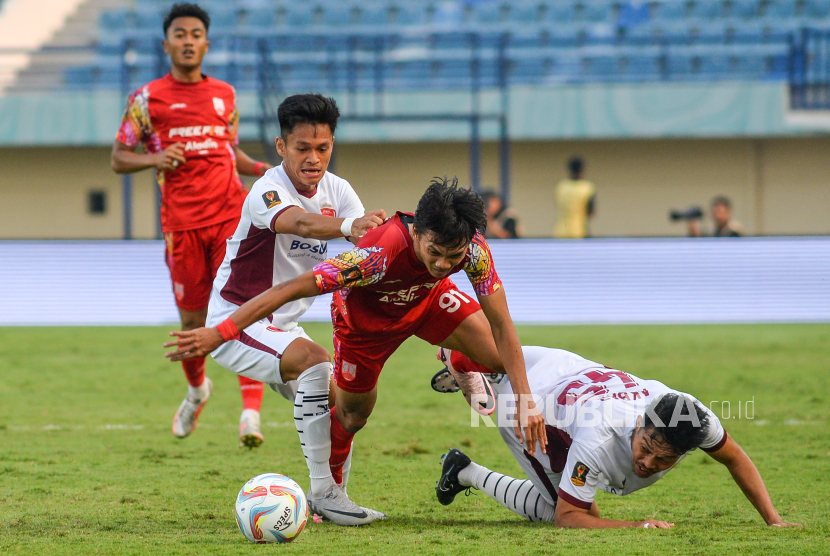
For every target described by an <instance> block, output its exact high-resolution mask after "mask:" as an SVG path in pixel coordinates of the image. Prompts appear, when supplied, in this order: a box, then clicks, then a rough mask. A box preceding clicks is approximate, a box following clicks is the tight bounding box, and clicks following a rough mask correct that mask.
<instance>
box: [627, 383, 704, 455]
mask: <svg viewBox="0 0 830 556" xmlns="http://www.w3.org/2000/svg"><path fill="white" fill-rule="evenodd" d="M689 408H694V410H695V415H692V414H691V413H690V410H689ZM649 409H650V410H651V411H649V410H646V415H645V420H644V425H643V429H644V430H645V432H646V434H648V435H649V436H651V437H652V438H654V439H655V440H658V441H659V442H662V443H664V444H666V445H667V446H668V447H669V448H671V450H672V451H673V452H674V453H675V454H677V455H683V454H685V453H686V452H688V451H689V450H694V449H695V448H698V447H699V446H700V445H701V444H702V443H703V441H704V440H706V435H707V434H708V432H709V415H708V414H707V413H706V410H705V409H704V408H703V407H702V406H701V405H700V404H698V403H695V402H694V401H693V400H692V399H690V398H688V397H686V396H681V395H680V394H674V393H669V394H664V395H663V396H662V397H661V398H660V399H659V401H657V404H656V405H654V406H653V407H651V406H649ZM652 417H656V418H657V419H656V420H655V419H653V418H652ZM695 421H696V422H697V425H695Z"/></svg>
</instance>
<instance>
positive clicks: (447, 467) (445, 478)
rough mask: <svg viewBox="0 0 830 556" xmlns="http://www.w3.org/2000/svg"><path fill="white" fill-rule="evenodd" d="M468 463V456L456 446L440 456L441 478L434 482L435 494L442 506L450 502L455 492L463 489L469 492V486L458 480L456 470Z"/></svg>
mask: <svg viewBox="0 0 830 556" xmlns="http://www.w3.org/2000/svg"><path fill="white" fill-rule="evenodd" d="M470 463H471V461H470V458H469V457H467V455H466V454H465V453H464V452H462V451H461V450H458V449H456V448H453V449H451V450H450V451H449V452H447V453H446V454H445V455H444V456H442V457H441V478H440V479H438V482H437V483H436V487H435V496H437V497H438V501H439V502H441V504H443V505H444V506H449V505H450V504H452V501H453V500H455V495H456V494H458V493H460V492H464V491H465V490H466V491H468V492H469V490H470V487H465V486H462V484H461V482H460V481H459V480H458V472H459V471H461V470H462V469H464V468H465V467H467V466H468V465H470Z"/></svg>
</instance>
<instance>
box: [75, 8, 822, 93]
mask: <svg viewBox="0 0 830 556" xmlns="http://www.w3.org/2000/svg"><path fill="white" fill-rule="evenodd" d="M170 4H171V2H170V1H168V0H139V1H137V2H135V3H134V4H133V5H132V6H124V7H118V8H114V9H110V10H107V11H105V12H103V13H102V14H101V16H100V19H99V23H98V30H97V31H98V38H97V42H96V48H95V56H94V59H93V60H91V61H90V62H89V63H85V64H79V65H77V66H74V67H70V68H67V69H66V70H65V71H64V72H63V78H64V80H63V84H62V85H63V86H64V87H68V88H70V89H95V88H104V89H106V88H110V89H114V88H119V87H122V86H124V84H125V82H129V83H134V84H136V85H137V84H139V83H140V82H142V81H146V80H147V79H149V78H152V77H154V76H156V75H158V74H159V73H160V72H163V71H164V70H163V67H161V64H162V63H163V60H162V58H163V57H161V56H160V54H159V49H158V46H157V43H158V41H159V39H160V38H161V25H160V22H161V19H162V14H163V13H164V10H165V9H166V8H167V7H168V6H169V5H170ZM201 4H202V5H204V6H205V7H206V8H207V9H208V10H209V12H210V14H211V18H212V26H211V38H212V45H213V46H212V47H211V52H210V53H209V55H208V58H207V67H208V69H209V71H211V72H212V73H213V74H215V75H216V76H218V77H221V78H223V79H227V80H229V81H231V82H232V83H234V84H235V85H236V86H237V87H238V88H240V89H243V90H244V89H255V88H256V87H257V71H256V68H257V65H258V63H260V62H261V60H262V58H261V56H263V55H267V56H269V57H270V58H271V59H272V60H273V61H274V63H275V64H276V67H277V69H278V71H279V77H278V78H279V80H280V81H281V82H282V83H283V86H284V87H285V88H286V89H288V90H294V89H298V90H299V89H311V88H314V89H318V88H319V89H327V90H332V89H338V88H341V89H342V88H349V87H351V88H356V89H358V90H360V89H376V88H377V87H378V86H382V87H383V88H385V89H393V90H394V89H413V88H414V89H424V90H430V89H438V88H441V89H447V88H458V89H466V88H469V87H470V86H471V82H472V80H474V79H477V83H476V85H477V86H481V87H488V86H495V85H497V81H498V80H499V79H500V78H501V77H504V79H505V80H506V84H507V85H524V84H529V85H539V84H553V83H584V82H649V81H702V80H708V81H718V80H735V79H747V80H762V81H764V80H772V81H785V80H786V79H787V77H788V68H789V63H788V57H789V54H790V46H791V44H792V42H793V41H794V40H796V39H797V38H798V36H799V33H800V30H801V29H802V28H804V27H813V28H816V27H818V28H827V27H828V26H830V2H827V0H688V1H687V0H657V1H652V2H640V1H637V0H623V1H620V2H609V1H606V0H517V1H512V2H509V1H506V0H466V1H462V0H454V1H453V0H448V1H428V0H409V1H403V0H370V1H362V2H357V1H351V2H350V1H345V2H325V3H324V2H308V3H296V2H287V1H284V0H235V1H233V2H230V1H226V0H203V1H202V2H201ZM264 53H265V54H264ZM474 63H475V64H477V65H478V67H479V68H480V71H478V72H474V71H473V70H472V67H473V65H474ZM502 65H503V67H501V66H502ZM501 72H503V73H501Z"/></svg>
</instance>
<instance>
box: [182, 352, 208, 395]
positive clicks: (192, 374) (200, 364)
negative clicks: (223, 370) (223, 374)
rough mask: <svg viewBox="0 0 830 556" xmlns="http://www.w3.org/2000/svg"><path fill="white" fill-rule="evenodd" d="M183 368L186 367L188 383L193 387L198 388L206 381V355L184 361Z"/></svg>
mask: <svg viewBox="0 0 830 556" xmlns="http://www.w3.org/2000/svg"><path fill="white" fill-rule="evenodd" d="M182 368H184V376H186V377H187V383H188V384H189V385H191V386H192V387H194V388H198V387H199V386H201V385H202V383H203V382H204V381H205V358H204V357H200V358H198V359H187V360H185V361H182Z"/></svg>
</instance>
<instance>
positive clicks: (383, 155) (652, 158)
mask: <svg viewBox="0 0 830 556" xmlns="http://www.w3.org/2000/svg"><path fill="white" fill-rule="evenodd" d="M242 146H243V148H244V149H245V150H246V151H247V152H249V153H250V154H252V155H254V156H257V157H262V156H263V155H262V152H261V147H260V145H259V144H258V143H244V144H243V145H242ZM828 152H830V138H828V137H802V138H766V139H752V138H735V139H659V140H658V139H615V140H610V139H609V140H595V141H588V140H573V141H572V140H558V141H516V142H514V143H513V145H512V154H511V169H512V172H511V174H512V185H511V187H512V189H511V195H512V204H513V206H514V207H515V208H516V210H517V211H518V212H519V213H520V215H521V216H522V219H523V221H524V223H525V227H526V232H527V234H528V235H530V236H535V237H544V236H547V235H549V234H550V231H551V229H552V226H553V219H554V216H553V201H552V193H553V187H554V184H555V183H556V182H557V181H558V180H560V179H561V178H563V177H564V176H565V162H566V160H567V159H568V158H569V157H570V156H572V155H574V154H579V155H581V156H583V157H584V158H585V160H586V162H587V173H588V177H589V178H590V179H591V180H593V181H594V182H595V183H596V185H597V189H598V212H597V216H596V218H595V220H594V222H593V223H592V233H593V235H596V236H601V237H608V236H678V235H683V234H684V233H685V228H684V226H683V225H680V224H672V223H670V222H669V220H668V211H669V209H671V208H685V207H687V206H689V205H704V206H705V205H706V204H708V202H709V200H710V199H711V198H712V197H714V196H715V195H719V194H725V195H728V196H729V197H730V198H731V199H732V201H733V204H734V213H735V217H736V218H737V219H738V220H739V221H740V222H741V223H742V224H743V225H744V226H745V228H746V230H747V232H748V233H750V234H767V235H780V234H784V235H786V234H830V219H828V218H827V214H830V156H828V155H827V153H828ZM109 154H110V148H109V147H4V148H2V149H0V168H3V172H2V173H0V196H1V197H2V199H3V202H2V203H0V238H3V239H22V238H31V239H39V238H120V237H122V230H123V221H122V197H121V182H120V177H119V176H117V175H115V174H114V173H113V172H112V171H111V170H110V166H109ZM336 155H337V158H336V161H335V163H336V172H337V173H338V174H340V175H342V176H343V177H344V178H346V179H348V180H349V181H350V182H351V183H352V184H353V185H354V186H355V187H356V189H357V190H358V192H359V194H360V195H361V197H362V198H363V201H364V203H365V205H366V207H367V208H368V209H373V208H379V207H382V208H384V209H386V210H387V211H389V212H391V211H394V210H412V209H413V208H414V207H415V204H416V202H417V200H418V198H419V197H420V194H421V193H422V192H423V190H424V188H425V187H426V185H427V183H428V181H429V179H430V178H431V177H432V176H434V175H438V174H443V173H446V174H449V175H458V177H459V179H460V180H461V182H462V183H468V179H469V162H468V145H467V144H466V143H463V142H434V143H433V142H424V143H343V144H338V146H337V150H336ZM246 180H247V181H248V183H250V182H251V180H250V178H246ZM482 181H483V183H484V184H485V185H492V186H494V185H496V184H497V183H498V153H497V146H496V144H495V143H491V142H486V143H484V145H483V152H482ZM154 187H155V185H154V182H153V176H152V172H150V171H144V172H141V173H139V174H136V175H135V176H134V180H133V235H134V237H136V238H152V237H154V236H155V230H156V218H157V217H156V210H155V206H154V203H155V196H154V195H155V193H154ZM91 190H99V191H104V192H106V196H107V210H106V212H105V214H103V215H97V216H95V215H91V214H89V212H88V211H87V200H88V193H89V191H91Z"/></svg>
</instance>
